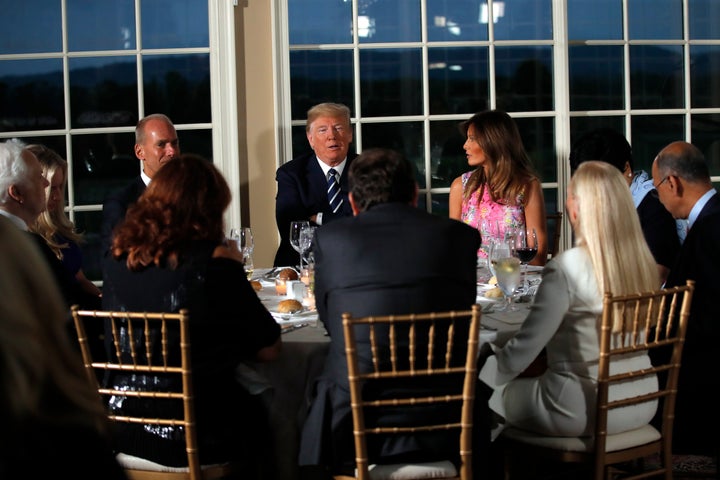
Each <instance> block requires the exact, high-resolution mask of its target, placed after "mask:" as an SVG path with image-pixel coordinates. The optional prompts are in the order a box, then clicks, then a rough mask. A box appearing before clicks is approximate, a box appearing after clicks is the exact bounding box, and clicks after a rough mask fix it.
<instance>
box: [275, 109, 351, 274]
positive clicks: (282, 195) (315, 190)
mask: <svg viewBox="0 0 720 480" xmlns="http://www.w3.org/2000/svg"><path fill="white" fill-rule="evenodd" d="M305 133H306V135H307V139H308V142H310V147H311V148H312V149H313V151H312V152H311V153H306V154H303V155H301V156H299V157H296V158H294V159H292V160H291V161H289V162H287V163H285V164H284V165H282V166H281V167H280V168H278V169H277V172H276V176H275V180H276V181H277V184H278V186H277V195H276V197H275V221H276V223H277V228H278V231H279V232H280V246H279V247H278V250H277V253H276V254H275V261H274V262H273V264H274V265H275V266H276V267H277V266H281V265H296V264H297V263H298V261H299V259H300V256H299V254H298V252H296V251H295V250H294V249H293V248H292V246H291V245H290V222H292V221H293V220H308V221H310V222H313V223H315V224H317V225H324V224H326V223H329V222H332V221H333V220H336V219H338V218H342V217H347V216H350V215H352V210H351V209H350V203H349V202H348V197H347V191H348V189H347V172H348V167H349V166H350V163H351V162H352V160H353V159H354V158H355V157H356V156H357V155H356V154H354V153H352V154H348V150H349V149H350V143H352V139H353V132H352V126H351V125H350V109H349V108H348V107H346V106H345V105H341V104H338V103H321V104H318V105H315V106H314V107H312V108H311V109H310V110H308V114H307V123H306V126H305ZM330 169H334V170H335V172H336V175H337V176H338V177H339V193H338V202H340V205H339V206H337V208H333V206H331V205H330V202H329V200H328V176H329V174H330Z"/></svg>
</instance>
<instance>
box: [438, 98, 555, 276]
mask: <svg viewBox="0 0 720 480" xmlns="http://www.w3.org/2000/svg"><path fill="white" fill-rule="evenodd" d="M460 129H461V130H462V132H463V133H464V134H465V135H466V137H467V140H466V141H465V144H464V145H463V149H464V150H465V154H466V156H467V161H468V165H470V166H471V167H473V168H474V170H472V171H469V172H465V173H463V174H462V175H461V176H459V177H457V178H456V179H455V180H453V182H452V184H451V185H450V200H449V201H450V206H449V214H450V218H455V219H457V220H462V221H463V222H465V223H467V224H468V225H470V226H472V227H475V228H477V229H478V230H479V231H480V235H481V236H482V237H483V238H482V243H483V245H487V244H488V243H489V241H490V239H489V238H488V236H494V237H498V236H502V235H503V234H504V233H505V232H506V231H507V230H511V229H517V228H525V229H527V231H532V229H535V232H536V233H537V243H538V251H537V254H536V255H535V258H534V259H533V260H532V261H531V262H530V263H531V264H533V265H545V261H546V260H547V248H548V245H547V224H546V220H545V200H544V199H543V193H542V185H541V184H540V179H539V178H538V176H537V175H536V174H535V172H534V170H533V167H532V164H531V163H530V159H529V158H528V155H527V153H526V152H525V148H524V147H523V143H522V138H520V132H519V131H518V128H517V125H516V124H515V121H514V120H513V119H512V117H510V115H508V114H507V113H505V112H502V111H499V110H488V111H485V112H480V113H476V114H475V115H473V116H472V117H471V118H470V119H468V120H466V121H465V122H463V123H462V124H460ZM486 256H487V252H486V251H485V250H483V249H481V250H479V251H478V257H480V258H486Z"/></svg>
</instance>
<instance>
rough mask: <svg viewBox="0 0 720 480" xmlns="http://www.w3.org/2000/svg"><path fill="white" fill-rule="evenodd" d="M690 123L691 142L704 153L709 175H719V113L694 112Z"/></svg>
mask: <svg viewBox="0 0 720 480" xmlns="http://www.w3.org/2000/svg"><path fill="white" fill-rule="evenodd" d="M690 124H691V127H690V128H691V129H692V143H693V145H695V146H696V147H698V148H699V149H700V150H702V152H703V154H704V155H705V160H707V162H708V165H709V166H710V175H713V176H716V175H720V114H718V113H711V114H707V115H705V114H703V115H700V114H694V115H693V116H692V119H691V122H690Z"/></svg>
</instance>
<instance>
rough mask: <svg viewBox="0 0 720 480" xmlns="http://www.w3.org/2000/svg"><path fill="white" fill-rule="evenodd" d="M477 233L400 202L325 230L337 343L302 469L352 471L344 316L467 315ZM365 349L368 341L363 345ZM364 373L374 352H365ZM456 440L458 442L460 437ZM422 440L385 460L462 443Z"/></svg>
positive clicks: (322, 260) (313, 413)
mask: <svg viewBox="0 0 720 480" xmlns="http://www.w3.org/2000/svg"><path fill="white" fill-rule="evenodd" d="M479 246H480V235H479V233H478V231H477V229H474V228H472V227H469V226H468V225H465V224H464V223H462V222H459V221H456V220H451V219H449V218H446V217H440V216H436V215H431V214H429V213H427V212H425V211H423V210H420V209H417V208H414V207H411V206H409V205H403V204H398V203H390V204H383V205H377V206H375V207H373V208H371V209H370V210H369V211H367V212H364V213H361V214H360V215H358V216H357V217H350V218H345V219H341V220H337V221H335V222H333V223H331V224H328V225H324V226H322V227H320V228H319V229H318V231H317V237H316V246H315V262H316V263H315V269H316V270H315V294H316V297H315V299H316V304H317V308H318V313H319V316H320V319H321V321H322V322H323V323H324V324H325V327H326V328H327V331H328V333H329V334H330V339H331V344H330V351H329V354H328V357H327V359H326V362H325V367H324V370H323V373H322V375H321V376H320V377H319V379H318V382H317V384H316V396H315V398H314V400H313V403H312V405H311V408H310V412H309V415H308V418H307V421H306V422H305V426H304V428H303V433H302V440H301V449H300V465H317V464H322V465H331V466H332V468H333V469H334V470H335V471H338V470H340V469H342V468H343V466H344V465H352V464H353V459H354V447H353V437H352V418H351V413H350V398H349V390H348V381H347V363H346V360H345V342H344V338H343V331H342V321H341V314H342V313H343V312H351V313H352V314H353V315H355V316H364V315H369V314H380V315H382V314H393V313H412V312H428V311H440V310H450V309H467V308H470V306H471V305H472V304H473V303H475V298H476V288H477V287H476V262H477V249H478V248H479ZM361 342H362V340H361ZM358 352H359V354H360V357H361V367H360V368H361V369H362V368H363V366H362V365H363V364H367V362H368V359H369V355H370V354H369V347H368V345H367V344H366V343H365V344H362V343H361V344H360V345H359V346H358ZM454 435H455V436H454V437H450V438H455V439H456V438H457V436H456V433H454ZM446 439H447V437H445V436H444V435H440V436H436V435H430V436H427V437H424V438H421V436H420V435H416V436H413V437H412V438H406V439H404V440H401V441H398V442H395V443H384V444H383V445H382V446H381V447H380V449H381V451H382V455H383V456H386V457H389V456H393V455H414V454H419V455H421V457H420V458H423V459H425V461H429V458H431V457H432V456H433V455H440V456H443V451H444V450H445V447H447V448H450V449H451V450H450V451H453V452H454V453H455V454H457V441H456V440H455V441H452V442H450V443H449V444H448V442H447V440H446Z"/></svg>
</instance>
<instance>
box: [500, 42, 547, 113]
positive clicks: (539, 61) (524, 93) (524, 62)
mask: <svg viewBox="0 0 720 480" xmlns="http://www.w3.org/2000/svg"><path fill="white" fill-rule="evenodd" d="M552 71H553V67H552V48H551V47H549V46H547V47H545V46H538V47H497V48H496V49H495V77H496V78H495V81H496V84H497V96H498V99H497V108H499V109H500V110H505V111H507V112H519V111H524V110H529V111H540V110H552V109H553V95H552V87H553V81H552Z"/></svg>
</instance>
